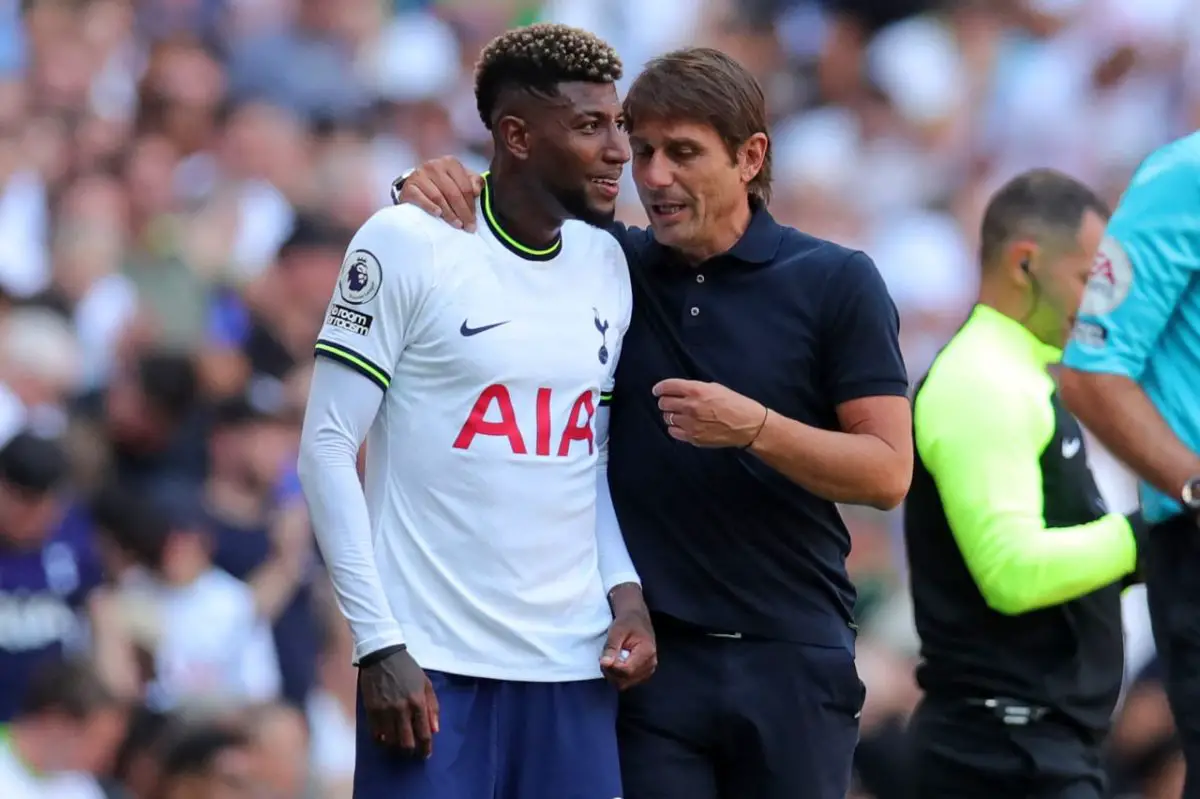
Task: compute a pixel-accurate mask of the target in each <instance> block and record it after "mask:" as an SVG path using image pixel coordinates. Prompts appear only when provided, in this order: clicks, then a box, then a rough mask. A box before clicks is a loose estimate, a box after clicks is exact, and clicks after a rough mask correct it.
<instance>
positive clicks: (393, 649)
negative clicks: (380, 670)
mask: <svg viewBox="0 0 1200 799" xmlns="http://www.w3.org/2000/svg"><path fill="white" fill-rule="evenodd" d="M407 649H408V644H393V645H392V646H385V647H384V648H383V649H376V650H375V651H374V652H372V653H370V654H369V655H364V656H362V657H361V658H359V660H358V663H355V664H354V665H356V666H358V667H359V668H360V669H365V668H366V667H367V666H374V665H375V664H376V663H382V662H383V661H384V660H387V659H388V658H389V657H391V656H392V655H394V654H396V653H397V652H404V651H406V650H407Z"/></svg>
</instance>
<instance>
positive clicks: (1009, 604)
mask: <svg viewBox="0 0 1200 799" xmlns="http://www.w3.org/2000/svg"><path fill="white" fill-rule="evenodd" d="M955 535H956V537H958V538H959V545H960V548H961V549H962V550H963V554H964V557H965V559H966V561H967V567H968V569H969V570H970V572H971V574H972V576H973V577H974V579H975V583H976V585H977V586H978V587H979V591H980V593H981V594H982V595H983V598H984V600H985V601H986V602H987V603H988V606H989V607H991V608H992V609H993V610H996V611H997V612H999V613H1004V614H1006V615H1017V614H1021V613H1028V612H1030V611H1033V610H1038V609H1040V608H1046V607H1051V606H1053V605H1059V604H1062V603H1064V602H1070V601H1071V600H1073V599H1078V598H1079V597H1082V596H1085V595H1087V594H1090V593H1092V592H1093V591H1097V590H1099V589H1101V588H1104V587H1105V586H1108V585H1111V584H1113V583H1115V582H1117V581H1119V580H1121V579H1123V578H1125V577H1126V576H1128V575H1129V574H1131V573H1132V572H1133V571H1134V570H1135V568H1136V566H1137V542H1136V538H1135V535H1134V530H1133V526H1132V525H1131V523H1130V521H1129V519H1127V518H1126V517H1125V516H1121V515H1119V514H1109V515H1107V516H1104V517H1103V518H1100V519H1097V520H1096V521H1094V522H1090V523H1088V524H1082V525H1079V526H1077V527H1065V528H1064V527H1059V528H1049V529H1047V528H1045V527H1044V526H1043V525H1041V524H1031V523H1030V522H1028V521H1022V520H1019V519H1011V518H1003V517H1000V518H993V519H992V520H991V521H990V523H989V524H988V526H987V528H986V529H983V530H979V531H962V530H960V529H957V528H956V529H955ZM965 536H975V538H974V539H972V540H971V541H966V540H964V537H965Z"/></svg>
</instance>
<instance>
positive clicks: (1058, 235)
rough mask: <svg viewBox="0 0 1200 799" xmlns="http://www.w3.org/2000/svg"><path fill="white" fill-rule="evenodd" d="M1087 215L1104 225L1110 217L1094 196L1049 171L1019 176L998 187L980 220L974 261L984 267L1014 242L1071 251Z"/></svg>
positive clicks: (1083, 188)
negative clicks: (1068, 247)
mask: <svg viewBox="0 0 1200 799" xmlns="http://www.w3.org/2000/svg"><path fill="white" fill-rule="evenodd" d="M1088 211H1092V212H1094V213H1096V214H1098V215H1099V216H1100V217H1102V218H1104V219H1108V217H1109V215H1110V214H1111V211H1110V210H1109V207H1108V204H1107V203H1106V202H1104V200H1102V199H1101V198H1100V196H1099V195H1097V194H1096V193H1095V192H1094V191H1092V190H1091V189H1089V188H1088V187H1087V186H1085V185H1084V184H1083V183H1081V182H1079V181H1078V180H1076V179H1075V178H1072V177H1070V176H1069V175H1065V174H1063V173H1062V172H1058V171H1056V170H1053V169H1033V170H1030V171H1028V172H1022V173H1021V174H1020V175H1017V176H1016V177H1015V178H1013V179H1012V180H1010V181H1009V182H1008V183H1006V184H1004V186H1002V187H1001V188H1000V190H999V191H997V192H996V194H995V195H993V196H992V199H991V201H989V202H988V206H987V210H986V211H984V214H983V230H982V233H981V234H980V246H979V250H980V252H979V257H980V260H981V261H982V263H983V264H984V266H988V265H990V264H992V263H994V262H995V260H996V259H997V258H998V257H999V256H1000V254H1001V253H1002V252H1003V251H1004V248H1005V247H1006V246H1008V245H1009V244H1011V243H1012V242H1013V241H1014V240H1016V239H1019V238H1029V239H1032V240H1034V241H1036V242H1038V243H1039V244H1040V245H1042V246H1044V247H1056V246H1064V245H1073V244H1074V243H1075V242H1076V237H1077V236H1078V234H1079V226H1080V225H1081V224H1083V218H1084V216H1085V215H1086V214H1087V212H1088Z"/></svg>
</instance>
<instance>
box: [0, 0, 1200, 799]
mask: <svg viewBox="0 0 1200 799" xmlns="http://www.w3.org/2000/svg"><path fill="white" fill-rule="evenodd" d="M1189 11H1193V9H1192V8H1191V3H1190V2H1189V0H982V1H976V2H972V1H971V0H958V2H935V1H934V0H824V1H823V2H822V1H818V0H741V2H735V0H669V2H667V1H666V0H664V2H662V3H658V4H655V3H649V2H644V0H552V1H551V2H548V3H537V2H532V1H529V2H525V1H524V0H457V1H456V0H445V1H443V2H421V1H420V0H141V1H140V2H131V1H130V0H28V1H27V2H22V3H19V4H18V3H17V2H16V0H0V328H2V330H0V446H2V447H3V448H2V449H0V724H4V725H5V726H4V727H2V728H0V795H3V796H5V797H24V796H31V797H33V796H36V797H43V796H44V797H64V798H66V797H97V796H103V795H108V796H113V797H116V796H123V797H131V798H132V799H160V798H161V799H191V798H192V797H196V798H197V799H200V797H205V798H206V799H220V798H221V797H235V798H236V797H251V796H253V797H271V798H272V799H294V798H298V797H306V798H307V797H313V798H314V799H336V798H337V797H349V780H350V776H351V771H352V766H353V702H354V671H353V669H352V668H351V666H350V645H349V639H348V632H347V630H346V628H345V625H344V623H343V622H342V621H341V618H340V617H339V616H338V614H337V612H336V610H334V608H333V605H332V602H331V599H330V592H329V590H328V586H327V584H326V581H325V578H324V576H323V574H322V572H321V568H320V564H319V560H318V558H317V557H316V554H315V551H314V548H313V543H312V537H311V533H310V530H309V527H308V521H307V518H306V514H305V510H304V505H303V500H302V498H300V496H299V493H298V489H297V485H296V480H295V476H294V474H293V473H292V465H293V464H294V461H295V449H296V444H297V438H298V432H299V421H300V419H301V415H302V412H303V407H304V400H305V392H306V390H307V383H308V368H309V364H310V362H311V356H310V349H311V344H312V342H313V340H314V338H315V334H316V331H317V330H318V328H319V326H320V323H321V320H322V314H323V311H324V309H325V305H326V303H327V300H328V297H329V295H330V291H331V290H332V287H333V284H334V281H335V279H336V275H337V272H338V269H339V266H340V261H341V257H342V253H343V249H344V247H345V245H346V244H347V242H348V241H349V238H350V236H351V234H352V233H353V231H354V229H355V228H356V227H357V226H358V225H360V224H361V223H362V222H363V221H364V220H365V219H366V218H367V217H368V216H369V215H370V214H371V213H372V211H373V210H375V209H376V208H378V207H380V206H382V205H384V204H386V203H387V202H388V186H389V184H390V182H391V180H392V179H393V178H394V177H395V176H396V175H398V174H399V173H400V172H402V171H404V170H406V169H408V168H409V167H411V166H414V165H416V164H417V163H419V162H421V161H423V160H424V159H427V158H431V157H435V156H439V155H444V154H456V155H459V156H460V157H461V158H463V160H464V161H465V162H467V163H468V165H470V166H473V167H475V168H479V167H482V166H483V165H484V164H486V162H487V157H488V154H487V137H486V136H485V132H484V130H483V127H482V124H481V123H480V121H479V119H478V117H477V116H476V113H475V106H474V98H473V95H472V74H471V73H472V66H473V62H474V59H475V56H476V54H477V53H478V52H479V49H480V47H481V46H482V45H483V44H484V43H485V42H486V41H488V40H489V39H490V38H491V37H493V36H495V35H496V34H498V33H500V32H501V31H503V30H504V29H506V28H508V27H511V26H513V25H517V24H526V23H529V22H534V21H557V22H567V23H571V24H575V25H579V26H581V27H586V28H588V29H590V30H592V31H594V32H596V33H598V34H600V35H601V36H603V37H604V38H606V39H608V40H609V41H610V42H611V43H612V44H613V45H614V46H615V47H616V48H617V50H618V51H619V52H620V53H621V54H622V57H623V58H624V61H625V64H626V71H627V75H628V77H632V76H633V75H634V74H636V72H637V70H638V68H639V66H640V65H641V64H642V63H644V61H645V60H646V59H647V58H648V57H651V56H653V55H655V54H657V53H660V52H662V51H665V50H667V49H669V48H672V47H676V46H680V45H687V44H708V45H713V46H716V47H720V48H722V49H724V50H726V51H728V52H730V53H732V54H733V55H735V56H736V57H737V58H739V59H740V60H742V61H743V62H744V63H745V64H747V65H748V66H749V67H751V68H752V69H753V71H755V72H756V73H757V75H758V76H759V78H760V79H761V81H762V83H763V85H764V86H765V87H766V88H767V91H768V95H769V99H770V104H771V108H772V111H773V146H774V148H775V159H776V160H775V169H776V186H775V200H774V202H773V205H772V210H773V211H774V213H775V215H776V216H777V217H778V218H779V219H780V220H781V221H783V222H786V223H788V224H792V225H795V226H797V227H800V228H803V229H805V230H806V231H808V232H810V233H813V234H816V235H819V236H825V237H828V238H831V239H833V240H835V241H838V242H840V243H843V244H847V245H850V246H854V247H858V248H862V249H864V250H866V251H867V252H869V253H870V254H871V255H872V256H873V257H874V258H875V260H876V261H877V263H878V265H879V267H880V269H881V270H882V271H883V273H884V275H885V277H886V279H887V282H888V284H889V286H890V288H891V291H892V293H893V296H894V297H895V299H896V302H897V304H898V305H899V307H900V310H901V315H902V318H903V331H904V347H905V354H906V357H907V359H908V363H909V366H910V373H911V374H912V375H913V377H914V379H915V378H917V377H919V376H920V375H921V374H922V373H923V372H924V369H925V367H926V366H927V365H928V363H929V361H930V360H931V358H932V356H933V354H934V353H935V352H936V351H937V349H938V348H939V347H940V346H941V344H942V343H944V341H945V340H946V339H947V338H948V337H949V335H950V334H951V333H952V331H953V330H954V329H955V328H956V327H957V325H958V324H959V323H960V322H961V320H962V319H963V318H964V316H965V314H966V312H967V310H968V308H969V305H970V302H971V298H972V296H973V292H974V290H975V280H976V268H975V263H974V261H975V252H976V244H977V242H976V231H977V227H978V223H979V218H980V214H981V211H982V206H983V203H984V202H985V200H986V198H987V196H988V194H989V193H990V192H991V191H992V190H994V189H995V188H997V187H998V186H999V185H1000V184H1001V183H1002V182H1004V181H1005V180H1006V179H1008V178H1009V177H1011V176H1013V175H1014V174H1015V173H1017V172H1018V171H1021V170H1024V169H1026V168H1030V167H1035V166H1052V167H1056V168H1059V169H1061V170H1064V171H1066V172H1069V173H1071V174H1072V175H1074V176H1076V177H1078V178H1081V179H1083V180H1085V181H1087V182H1088V183H1090V184H1091V185H1093V186H1094V187H1096V188H1098V189H1099V190H1101V192H1102V193H1103V194H1105V195H1106V196H1107V197H1108V198H1109V199H1111V200H1114V201H1115V199H1116V198H1117V197H1118V196H1119V193H1120V191H1121V189H1122V187H1123V186H1124V184H1125V182H1126V181H1127V179H1128V177H1129V175H1130V173H1131V172H1132V170H1133V168H1134V167H1135V166H1136V165H1137V164H1138V162H1139V161H1140V160H1141V158H1142V157H1144V156H1145V155H1146V154H1147V153H1148V152H1149V151H1150V150H1152V149H1153V148H1154V147H1156V146H1158V145H1159V144H1161V143H1164V142H1165V141H1167V140H1169V139H1171V138H1174V137H1176V136H1177V135H1179V134H1182V133H1184V132H1188V131H1191V130H1193V129H1194V128H1196V127H1198V124H1197V122H1198V121H1200V47H1197V46H1196V45H1197V44H1200V16H1197V15H1196V14H1194V13H1188V12H1189ZM626 82H628V78H627V79H626ZM623 197H624V198H625V201H624V205H623V206H622V211H621V216H622V218H623V219H625V220H626V221H629V222H633V223H637V222H639V221H641V220H642V219H644V217H643V215H642V212H641V209H640V208H639V207H638V206H637V201H636V195H635V193H634V192H633V191H632V187H631V186H626V187H625V189H624V193H623ZM1097 466H1098V468H1099V470H1100V472H1101V481H1102V482H1103V483H1104V486H1105V489H1106V491H1107V492H1108V493H1109V495H1110V499H1112V500H1113V502H1112V504H1113V505H1115V506H1118V507H1119V506H1121V505H1127V504H1129V502H1130V501H1131V498H1130V493H1129V486H1128V482H1127V479H1126V478H1125V476H1124V475H1123V474H1121V472H1120V470H1119V469H1117V468H1115V467H1114V466H1113V465H1112V464H1111V463H1109V462H1106V461H1101V462H1099V463H1098V464H1097ZM847 514H848V518H849V520H850V522H851V524H852V527H853V531H854V535H855V551H854V555H853V563H852V566H853V571H854V575H855V578H856V581H857V583H858V585H859V589H860V592H861V608H860V613H861V616H862V621H863V631H864V632H863V635H862V638H861V639H860V644H861V651H860V670H861V671H862V674H863V677H864V680H865V681H866V682H867V683H868V687H869V699H868V706H867V708H866V710H865V712H864V717H863V722H864V733H863V744H862V746H861V747H860V757H859V776H860V781H861V789H862V793H861V796H862V797H875V799H891V798H892V797H897V796H904V795H905V778H904V773H905V764H904V761H905V758H904V739H903V724H904V719H905V716H906V714H907V713H908V711H909V710H910V709H911V708H912V706H913V703H914V702H915V701H916V698H917V691H916V689H915V687H914V686H913V684H912V680H911V676H910V675H911V666H912V663H913V658H914V654H915V651H916V650H915V639H914V637H913V633H912V629H911V621H910V611H909V608H908V604H907V596H906V591H905V589H904V582H905V578H904V573H903V564H902V563H901V562H900V559H899V557H898V555H899V552H900V549H901V548H900V546H899V544H898V540H897V526H896V517H895V516H885V515H880V514H874V513H870V512H865V511H859V510H850V511H847ZM1127 625H1128V628H1129V635H1130V642H1131V646H1130V649H1131V654H1130V658H1129V660H1130V687H1129V690H1128V692H1127V697H1126V702H1125V704H1124V707H1123V709H1122V711H1121V715H1120V718H1119V719H1118V724H1117V731H1116V733H1115V734H1114V736H1113V740H1112V745H1111V761H1112V771H1113V775H1114V785H1115V789H1114V796H1118V795H1120V796H1131V797H1133V796H1143V797H1148V798H1153V799H1157V798H1158V797H1162V799H1174V797H1177V796H1178V795H1179V787H1178V777H1179V773H1178V772H1179V765H1178V758H1177V756H1176V754H1175V749H1174V745H1173V742H1172V730H1171V720H1170V715H1169V712H1167V710H1166V709H1165V702H1164V700H1163V698H1162V693H1161V690H1160V689H1159V687H1158V684H1157V682H1156V680H1155V676H1154V665H1153V652H1152V646H1151V645H1149V644H1148V643H1147V636H1148V634H1147V629H1146V623H1145V621H1144V608H1143V606H1142V605H1141V604H1139V600H1138V599H1137V597H1136V596H1135V597H1133V598H1131V600H1130V605H1129V618H1128V620H1127ZM80 658H84V659H85V661H86V662H85V663H83V664H81V662H80V661H79V659H80ZM22 791H24V793H22ZM921 799H924V798H921Z"/></svg>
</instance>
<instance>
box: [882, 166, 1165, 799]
mask: <svg viewBox="0 0 1200 799" xmlns="http://www.w3.org/2000/svg"><path fill="white" fill-rule="evenodd" d="M1107 217H1108V210H1107V208H1106V206H1105V204H1104V202H1103V201H1102V200H1100V199H1099V198H1098V197H1096V196H1095V195H1094V194H1093V193H1092V192H1091V191H1090V190H1089V189H1088V188H1087V187H1085V186H1083V185H1081V184H1079V183H1078V182H1076V181H1074V180H1072V179H1071V178H1068V177H1067V176H1065V175H1061V174H1059V173H1056V172H1052V171H1048V170H1037V171H1034V172H1029V173H1025V174H1023V175H1021V176H1019V177H1017V178H1016V179H1014V180H1013V181H1012V182H1010V183H1009V184H1007V185H1006V186H1004V187H1003V188H1002V189H1001V190H1000V191H999V192H998V193H997V194H996V196H995V197H994V198H993V199H992V201H991V203H990V205H989V206H988V208H987V211H986V213H985V215H984V221H983V231H982V242H981V257H982V261H983V264H982V266H983V272H982V277H981V284H980V293H979V299H978V304H977V306H976V307H975V309H974V311H973V312H972V314H971V316H970V318H969V319H968V320H967V322H966V323H965V324H964V325H963V327H962V328H961V329H960V330H959V332H958V333H957V334H956V335H955V336H954V338H953V339H952V340H951V341H950V343H949V344H948V345H947V346H946V348H945V349H944V350H943V351H942V352H941V353H940V354H939V356H938V357H937V359H936V360H935V361H934V363H933V366H932V367H931V368H930V370H929V373H928V375H927V376H926V377H925V379H924V380H923V381H922V382H921V384H920V385H919V386H918V388H917V393H916V396H915V399H914V408H913V413H914V436H915V445H916V451H917V459H916V466H915V472H914V477H913V485H912V490H911V491H910V493H909V495H908V502H907V505H906V508H905V515H904V527H905V539H906V544H907V549H908V557H909V568H910V577H911V582H912V594H913V602H914V609H915V616H916V624H917V631H918V632H919V634H920V637H921V663H920V665H919V666H918V667H917V681H918V683H919V684H920V686H921V688H922V689H923V690H924V692H925V696H924V699H923V701H922V703H921V706H920V707H919V708H918V709H917V711H916V713H915V715H914V717H913V720H912V726H911V739H912V742H913V744H914V747H915V751H914V757H915V772H914V780H915V783H916V791H915V793H914V796H915V797H920V799H933V797H936V798H937V799H988V797H996V799H1050V798H1051V797H1054V799H1099V797H1102V796H1103V795H1104V787H1105V786H1104V774H1103V769H1102V767H1101V762H1100V744H1101V740H1102V738H1103V737H1104V735H1105V733H1106V731H1107V730H1108V726H1109V720H1110V717H1111V715H1112V712H1113V709H1114V707H1115V705H1116V702H1117V696H1118V693H1119V691H1120V687H1121V678H1122V671H1123V669H1122V666H1123V660H1122V640H1121V607H1120V592H1121V588H1122V583H1123V582H1126V581H1128V580H1129V579H1130V578H1131V577H1132V575H1134V574H1135V573H1136V570H1137V559H1138V549H1139V547H1138V540H1139V538H1140V537H1141V535H1142V530H1143V529H1144V524H1143V523H1142V521H1141V519H1140V517H1139V516H1137V515H1136V514H1134V515H1131V516H1123V515H1119V514H1106V513H1105V507H1104V501H1103V500H1102V499H1101V496H1100V493H1099V491H1098V490H1097V488H1096V484H1095V481H1094V480H1093V478H1092V474H1091V471H1090V470H1089V468H1088V465H1087V457H1086V453H1085V451H1084V443H1083V435H1082V432H1083V431H1082V429H1081V428H1080V426H1079V424H1078V422H1076V420H1075V419H1074V418H1073V417H1072V416H1071V415H1070V413H1068V412H1067V411H1066V409H1065V408H1064V407H1063V406H1062V404H1061V403H1060V402H1059V400H1058V398H1057V396H1056V393H1055V383H1054V379H1053V377H1052V376H1051V374H1050V372H1049V371H1048V367H1050V366H1051V365H1052V364H1054V363H1056V362H1057V361H1058V359H1059V357H1060V355H1061V349H1060V348H1061V347H1062V346H1063V343H1064V341H1065V339H1066V336H1067V334H1068V331H1069V330H1070V327H1071V324H1072V322H1073V319H1074V316H1075V312H1076V310H1077V308H1078V306H1079V301H1080V298H1081V296H1082V293H1083V288H1084V285H1085V283H1086V281H1087V277H1088V273H1089V270H1090V268H1091V264H1092V256H1093V255H1094V254H1095V251H1096V249H1097V247H1098V246H1099V242H1100V239H1101V236H1102V234H1103V232H1104V226H1105V222H1106V219H1107Z"/></svg>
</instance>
